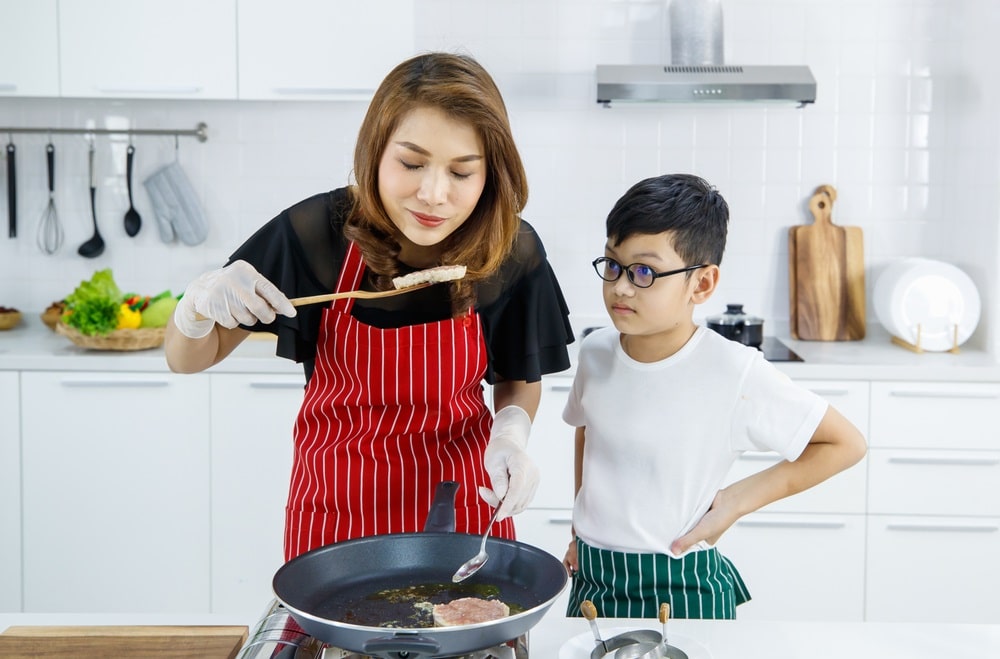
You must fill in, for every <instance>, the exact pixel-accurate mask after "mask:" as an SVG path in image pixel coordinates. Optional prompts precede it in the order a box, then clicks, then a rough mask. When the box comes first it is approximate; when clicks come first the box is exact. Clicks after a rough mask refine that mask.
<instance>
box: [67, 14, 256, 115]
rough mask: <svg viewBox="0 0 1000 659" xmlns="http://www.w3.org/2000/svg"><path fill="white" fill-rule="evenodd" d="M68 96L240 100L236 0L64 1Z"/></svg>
mask: <svg viewBox="0 0 1000 659" xmlns="http://www.w3.org/2000/svg"><path fill="white" fill-rule="evenodd" d="M59 45H60V48H59V61H60V69H61V73H62V95H63V96H79V97H131V98H201V99H232V98H236V79H237V76H236V0H102V2H99V3H98V2H93V0H60V2H59Z"/></svg>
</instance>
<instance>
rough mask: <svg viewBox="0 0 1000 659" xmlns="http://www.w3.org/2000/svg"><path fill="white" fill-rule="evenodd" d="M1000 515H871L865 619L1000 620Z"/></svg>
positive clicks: (926, 620) (891, 620)
mask: <svg viewBox="0 0 1000 659" xmlns="http://www.w3.org/2000/svg"><path fill="white" fill-rule="evenodd" d="M997 556H1000V517H994V518H983V517H931V516H906V517H902V516H901V517H894V516H888V515H871V516H870V517H869V520H868V566H867V567H868V594H867V619H868V620H870V621H876V622H933V623H939V622H943V623H957V622H961V623H990V624H997V623H1000V599H998V598H997V594H996V592H997V584H1000V563H998V562H997Z"/></svg>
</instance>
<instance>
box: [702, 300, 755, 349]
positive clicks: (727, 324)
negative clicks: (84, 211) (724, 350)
mask: <svg viewBox="0 0 1000 659" xmlns="http://www.w3.org/2000/svg"><path fill="white" fill-rule="evenodd" d="M706 321H707V322H708V327H709V329H713V330H715V331H716V332H718V333H719V334H721V335H722V336H724V337H726V338H727V339H732V340H733V341H736V342H738V343H742V344H743V345H748V346H752V347H754V348H759V347H760V344H761V343H763V342H764V320H763V319H762V318H758V317H757V316H750V315H748V314H745V313H743V305H742V304H727V305H726V312H725V313H723V314H719V315H718V316H709V317H708V318H707V319H706Z"/></svg>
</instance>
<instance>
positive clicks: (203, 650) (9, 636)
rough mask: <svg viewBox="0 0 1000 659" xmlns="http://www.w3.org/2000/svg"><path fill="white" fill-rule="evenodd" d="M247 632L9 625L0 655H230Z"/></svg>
mask: <svg viewBox="0 0 1000 659" xmlns="http://www.w3.org/2000/svg"><path fill="white" fill-rule="evenodd" d="M247 634H249V630H248V629H247V627H240V626H192V627H188V626H165V625H155V626H131V625H130V626H77V627H71V626H59V625H51V626H50V625H46V626H15V627H9V628H8V629H7V630H6V631H5V632H3V633H2V634H0V659H13V658H14V657H46V658H47V659H48V658H57V657H58V658H59V659H63V658H65V659H71V658H72V659H98V658H100V659H107V658H109V657H128V658H129V659H133V658H137V657H143V658H148V659H168V658H169V659H174V658H176V659H190V657H199V658H200V659H234V657H236V655H237V654H238V653H239V651H240V648H242V647H243V644H244V643H246V640H247Z"/></svg>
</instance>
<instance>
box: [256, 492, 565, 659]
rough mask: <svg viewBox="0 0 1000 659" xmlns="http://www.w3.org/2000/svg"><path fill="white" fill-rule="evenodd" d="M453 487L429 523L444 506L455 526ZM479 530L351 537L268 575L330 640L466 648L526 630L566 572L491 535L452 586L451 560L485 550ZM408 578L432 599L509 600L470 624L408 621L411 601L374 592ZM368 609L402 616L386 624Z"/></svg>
mask: <svg viewBox="0 0 1000 659" xmlns="http://www.w3.org/2000/svg"><path fill="white" fill-rule="evenodd" d="M449 487H450V488H451V489H450V492H448V488H449ZM456 488H457V484H456V483H453V482H448V483H442V484H441V486H439V489H438V494H437V496H436V497H435V500H434V503H433V504H432V509H431V516H430V517H429V518H428V526H427V527H425V528H428V529H433V528H434V527H435V522H436V521H440V519H441V511H442V509H443V508H444V507H447V509H448V512H449V514H450V517H451V520H450V521H451V525H452V527H453V525H454V493H455V489H456ZM443 493H444V496H442V494H443ZM449 494H450V499H451V500H450V501H449V500H448V495H449ZM481 540H482V537H481V536H478V535H470V534H466V533H450V532H441V531H435V530H428V531H425V532H423V533H395V534H388V535H379V536H370V537H367V538H358V539H355V540H347V541H345V542H340V543H336V544H332V545H327V546H325V547H320V548H318V549H314V550H312V551H310V552H307V553H305V554H302V555H301V556H298V557H296V558H294V559H292V560H291V561H289V562H288V563H286V564H285V565H283V566H282V567H281V568H280V569H279V570H278V571H277V573H276V574H275V575H274V581H273V584H272V585H273V587H274V593H275V595H276V596H277V598H278V600H279V601H280V602H281V603H282V604H283V605H284V606H285V608H287V609H288V611H289V613H290V614H291V615H292V617H293V618H294V619H295V621H296V622H298V623H299V625H300V626H301V627H302V628H303V629H304V630H305V631H306V632H308V633H309V634H310V635H311V636H314V637H316V638H318V639H320V640H322V641H325V642H326V643H329V644H330V645H331V646H334V647H337V648H341V649H344V650H348V651H350V652H359V653H362V654H365V655H370V656H375V657H383V658H385V659H394V658H402V657H408V658H409V659H416V658H418V657H455V656H461V655H465V654H469V653H471V652H475V651H476V650H482V649H485V648H490V647H493V646H496V645H499V644H500V643H504V642H506V641H508V640H511V639H514V638H517V637H519V636H521V635H522V634H524V633H525V632H527V631H528V630H529V629H531V628H532V627H533V626H534V625H535V624H536V623H537V622H538V621H539V620H541V618H542V616H543V615H545V613H546V612H547V611H548V609H549V607H550V606H551V605H552V603H553V602H554V601H555V599H556V598H557V597H558V596H559V594H560V593H562V591H563V589H564V588H565V587H566V583H567V580H568V579H567V575H566V569H565V568H564V567H563V565H562V561H560V560H559V559H558V558H556V557H555V556H553V555H551V554H549V553H547V552H545V551H543V550H541V549H539V548H537V547H533V546H531V545H528V544H525V543H522V542H517V541H514V540H503V539H500V538H492V537H491V538H489V539H488V540H487V542H486V551H487V553H489V555H490V559H489V561H488V562H487V563H486V565H484V566H483V568H482V569H481V570H479V572H477V573H476V574H475V575H473V576H472V577H470V578H469V579H468V580H467V581H465V582H463V583H462V584H458V585H457V586H451V588H453V590H450V589H449V586H450V585H451V577H452V575H453V574H454V573H455V570H456V569H457V568H458V566H459V565H461V564H462V563H464V562H465V561H466V560H467V559H468V558H469V557H470V556H473V555H475V554H476V553H477V552H478V551H479V543H480V541H481ZM410 586H413V587H416V589H417V590H419V591H423V590H424V589H425V588H426V589H427V590H428V592H431V593H432V594H431V595H430V597H429V598H428V599H429V601H431V602H444V601H449V600H451V599H455V598H456V597H466V596H470V595H474V596H487V597H491V598H492V597H495V598H498V599H500V600H502V601H503V602H505V603H507V604H508V605H509V606H510V607H511V614H510V615H509V616H508V617H506V618H501V619H500V620H496V621H492V622H486V623H479V624H474V625H459V626H455V627H431V628H424V627H416V626H406V625H407V624H408V623H407V622H406V621H407V618H405V615H406V612H407V611H411V610H412V608H413V606H412V603H404V604H403V605H402V606H401V605H399V603H396V602H391V601H386V600H385V599H382V598H381V597H380V596H379V595H378V594H379V593H383V592H385V591H387V590H391V591H393V592H396V591H398V590H399V589H403V588H407V587H410ZM372 596H374V597H372ZM371 616H375V618H374V619H375V620H382V621H384V622H389V621H391V622H392V623H394V624H397V625H398V624H400V623H401V624H402V625H403V626H393V627H383V626H380V625H381V624H383V623H382V622H372V618H371ZM351 620H356V621H355V622H352V621H351Z"/></svg>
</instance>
